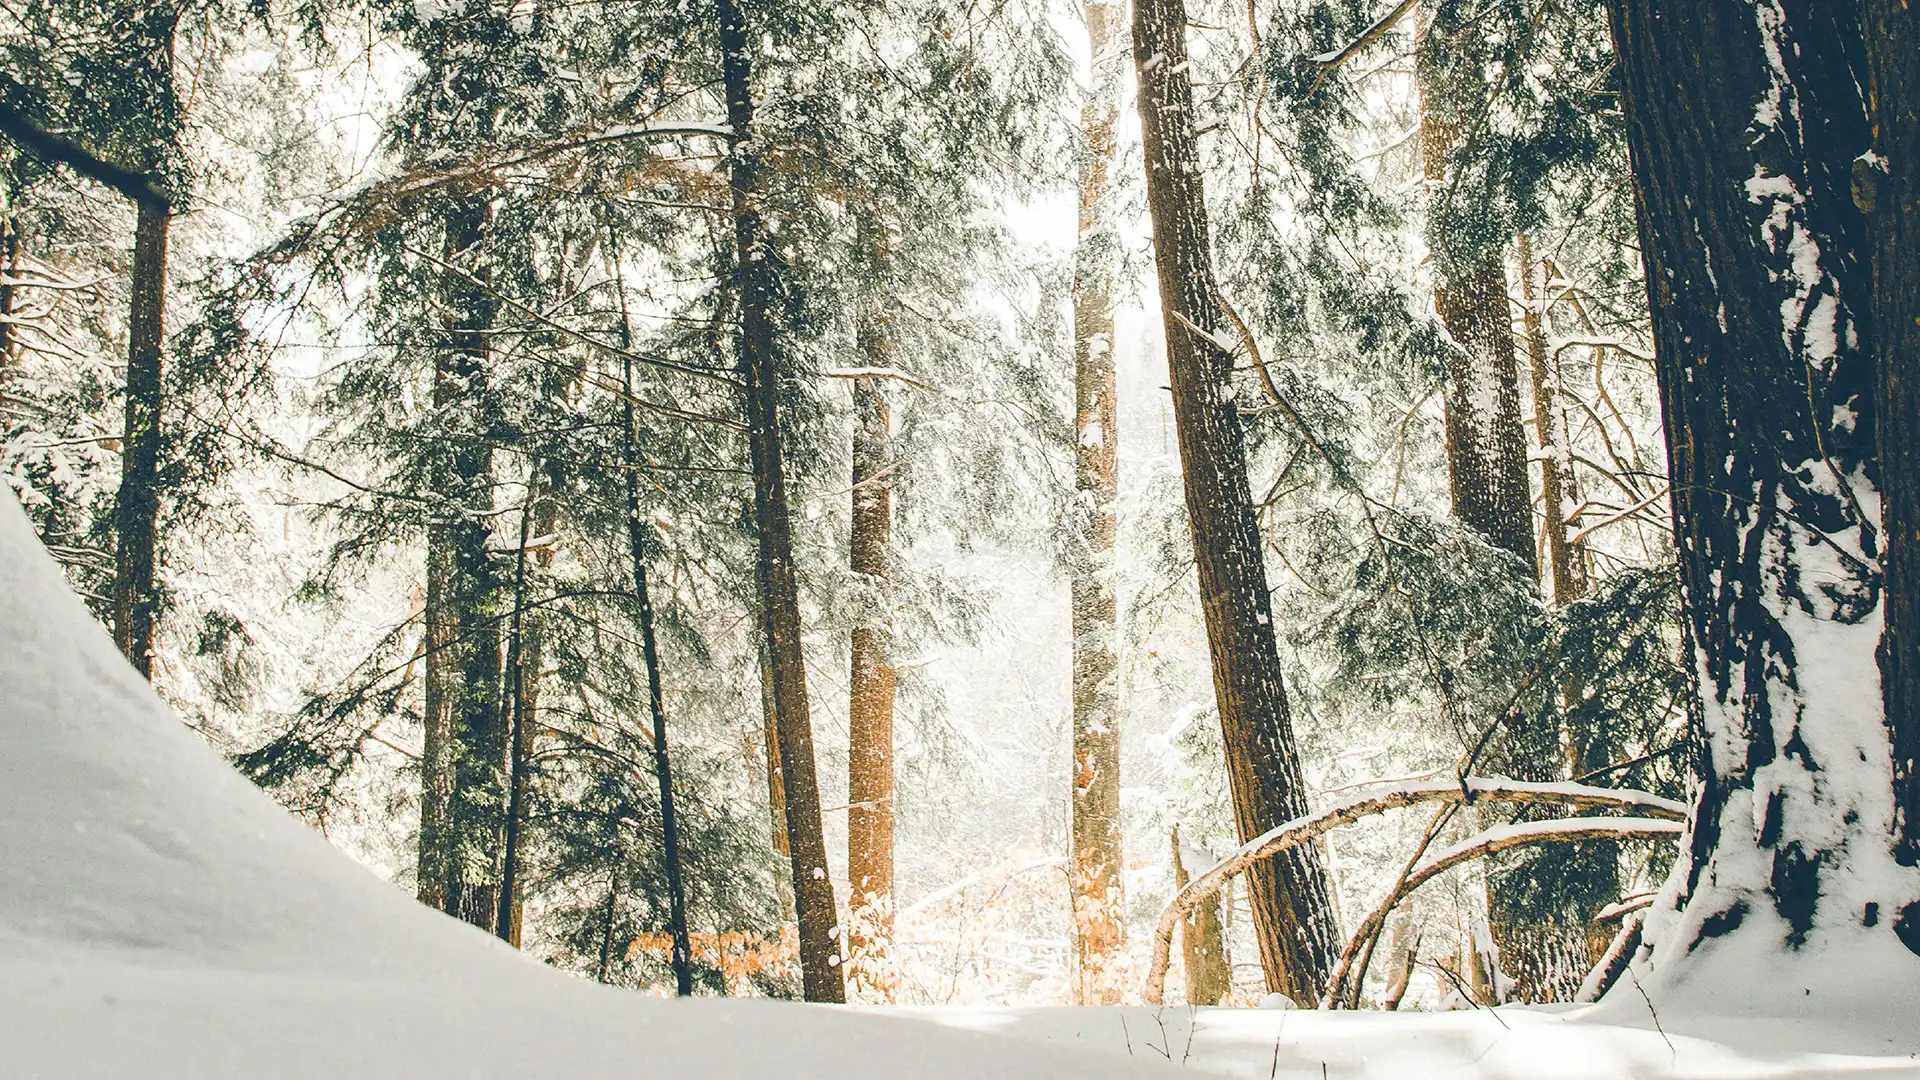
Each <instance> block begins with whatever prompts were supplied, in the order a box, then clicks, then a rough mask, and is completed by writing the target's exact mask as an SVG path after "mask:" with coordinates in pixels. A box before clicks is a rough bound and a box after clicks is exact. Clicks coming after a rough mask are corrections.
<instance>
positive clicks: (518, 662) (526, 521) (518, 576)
mask: <svg viewBox="0 0 1920 1080" xmlns="http://www.w3.org/2000/svg"><path fill="white" fill-rule="evenodd" d="M526 500H527V501H526V503H525V504H524V505H522V506H521V507H520V543H519V545H518V546H517V547H515V549H514V555H513V613H512V616H511V618H510V619H509V624H510V629H509V630H508V633H507V662H506V669H505V675H506V682H507V685H506V701H505V708H506V710H507V725H506V727H507V810H506V819H505V822H504V824H503V825H502V828H501V841H500V895H499V896H498V897H496V898H495V906H494V920H493V933H494V936H495V937H497V938H499V939H500V940H502V941H504V942H506V943H507V944H509V945H512V946H514V947H515V948H518V947H519V945H520V941H519V937H520V930H519V919H518V918H517V916H518V914H519V904H518V900H519V892H520V888H519V886H520V819H521V817H522V815H523V811H524V803H525V795H526V769H527V755H526V741H525V740H526V731H527V728H528V726H529V725H528V724H527V714H526V704H527V671H526V661H527V653H526V645H527V638H526V629H527V618H526V616H527V541H528V540H529V539H531V537H532V533H531V531H530V530H531V529H532V527H533V513H534V511H533V504H534V502H535V501H536V496H535V494H534V492H533V491H532V489H531V485H530V486H529V490H528V492H527V495H526Z"/></svg>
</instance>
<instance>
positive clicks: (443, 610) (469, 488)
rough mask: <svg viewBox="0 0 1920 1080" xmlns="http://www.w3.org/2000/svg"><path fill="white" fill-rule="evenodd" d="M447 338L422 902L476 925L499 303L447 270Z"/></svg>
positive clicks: (470, 221) (477, 227) (488, 850)
mask: <svg viewBox="0 0 1920 1080" xmlns="http://www.w3.org/2000/svg"><path fill="white" fill-rule="evenodd" d="M489 216H490V214H489V211H488V207H487V204H486V203H485V202H484V201H478V200H476V201H470V202H467V203H463V204H461V205H459V206H458V207H456V208H454V209H453V210H451V211H449V212H448V214H447V260H448V261H449V262H451V263H455V264H456V265H458V264H461V263H463V262H469V261H471V260H472V259H473V258H474V257H475V256H476V255H477V254H478V249H479V247H480V245H481V244H483V243H484V241H485V236H486V231H487V225H488V219H489ZM445 299H446V305H445V306H446V309H447V312H448V315H447V325H446V345H445V346H444V347H443V348H441V349H440V350H438V353H437V355H436V357H435V365H434V387H433V401H434V408H435V411H436V412H437V413H438V414H439V418H440V421H441V424H442V425H443V426H442V431H441V436H440V437H441V439H442V440H443V442H444V444H445V449H444V450H443V451H442V453H443V455H444V456H443V460H441V461H439V462H437V463H436V468H435V472H436V476H435V487H436V491H435V494H436V495H437V496H438V497H439V498H441V499H442V500H444V503H445V506H444V509H443V511H442V517H441V519H440V520H439V521H437V522H435V523H433V524H431V525H429V526H428V530H427V601H426V612H425V616H426V626H427V654H426V677H425V682H426V718H425V719H426V739H425V747H424V752H423V754H422V759H421V800H420V852H419V863H418V874H419V879H418V884H419V895H420V899H421V900H422V902H424V903H428V904H431V905H433V906H434V907H437V908H439V909H440V910H442V911H445V912H447V913H448V914H450V915H455V916H458V917H459V918H462V919H465V920H467V921H469V922H472V923H474V924H475V925H476V926H481V927H486V928H489V929H492V928H493V927H494V926H495V924H496V922H497V918H498V905H499V872H500V868H499V846H500V841H501V824H502V818H501V810H502V808H503V805H504V802H505V797H506V790H505V787H504V781H505V776H504V774H505V771H506V765H507V730H506V727H507V726H506V724H505V723H504V716H503V710H502V697H501V685H500V683H501V675H502V670H501V658H500V645H501V621H500V615H501V614H502V612H501V610H500V609H501V600H502V597H501V595H500V594H501V592H502V583H501V582H500V581H499V580H498V578H499V574H498V572H497V570H496V569H495V567H494V566H493V563H492V557H491V556H490V555H489V554H488V551H487V546H488V544H487V542H488V539H489V537H490V535H491V528H490V526H489V525H488V521H489V520H490V514H491V511H492V509H493V504H494V483H493V452H492V449H491V446H490V443H489V436H488V434H487V432H486V431H485V428H486V426H487V424H488V423H489V421H488V419H487V418H488V416H489V415H490V412H491V406H490V404H489V403H488V400H487V398H488V394H489V392H488V389H487V366H488V359H489V356H488V345H487V335H486V331H487V329H488V328H490V327H491V326H492V324H493V308H494V303H493V300H492V299H491V297H489V296H488V295H487V294H486V292H485V290H484V289H483V288H479V287H476V286H475V285H473V284H472V282H470V281H468V280H466V279H465V278H464V277H462V276H458V275H451V274H450V275H448V281H447V292H446V297H445Z"/></svg>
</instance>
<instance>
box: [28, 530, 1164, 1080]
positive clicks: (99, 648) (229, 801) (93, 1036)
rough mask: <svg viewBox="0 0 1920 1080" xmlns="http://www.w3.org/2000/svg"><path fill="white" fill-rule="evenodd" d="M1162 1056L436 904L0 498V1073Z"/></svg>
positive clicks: (637, 1070) (831, 1068)
mask: <svg viewBox="0 0 1920 1080" xmlns="http://www.w3.org/2000/svg"><path fill="white" fill-rule="evenodd" d="M1167 1071H1169V1067H1168V1066H1166V1065H1165V1064H1164V1063H1162V1064H1161V1066H1160V1068H1159V1069H1154V1068H1153V1067H1151V1065H1150V1064H1148V1063H1145V1062H1141V1063H1131V1062H1128V1061H1126V1060H1125V1059H1124V1058H1111V1057H1106V1056H1104V1055H1088V1054H1085V1053H1080V1052H1075V1051H1074V1050H1072V1049H1069V1048H1065V1047H1060V1048H1046V1047H1035V1046H1032V1045H1029V1044H1026V1043H1023V1042H1019V1041H1013V1040H1003V1039H998V1038H994V1037H991V1036H987V1035H981V1034H976V1033H971V1032H964V1031H953V1030H948V1029H942V1028H939V1027H934V1026H932V1025H927V1024H922V1023H918V1022H914V1021H909V1020H902V1019H899V1018H890V1017H880V1016H874V1015H871V1014H862V1013H857V1012H853V1011H849V1010H842V1009H833V1008H827V1007H817V1006H805V1005H795V1004H783V1003H777V1002H766V1001H721V1000H713V999H706V1000H694V1001H668V1000H661V999H655V998H646V997H641V996H638V995H634V994H630V993H625V992H621V991H615V990H608V989H605V988H601V987H596V986H592V985H589V984H587V983H584V982H581V981H579V980H576V979H573V978H570V977H568V976H565V975H562V974H560V973H558V972H555V971H553V970H550V969H547V968H544V967H542V966H540V965H538V964H536V963H533V962H532V961H529V960H527V959H526V958H525V957H523V956H521V955H520V954H519V953H517V952H515V951H513V950H512V949H509V948H508V947H506V946H505V945H503V944H501V943H500V942H498V941H496V940H494V939H493V938H491V937H488V936H487V935H485V934H483V933H481V932H480V931H478V930H476V929H473V928H471V927H468V926H466V925H464V924H462V923H459V922H457V921H455V920H453V919H449V918H446V917H444V916H441V915H438V914H436V913H434V912H431V911H428V910H427V909H425V908H423V907H421V906H420V905H418V904H416V903H414V902H413V900H412V899H410V898H409V897H407V896H406V895H404V894H403V893H401V892H400V891H399V890H397V889H395V888H394V887H393V886H391V885H389V884H387V883H385V882H382V881H380V880H378V879H376V878H375V877H374V876H373V875H371V874H369V873H368V872H367V871H366V870H364V869H362V868H361V867H360V866H359V865H357V864H355V863H354V862H352V861H351V860H349V859H348V858H347V857H346V856H344V855H342V854H340V853H338V852H336V851H335V850H334V849H333V848H331V847H330V846H329V845H328V844H327V843H326V841H325V840H324V839H322V838H321V837H320V836H318V835H317V834H315V833H314V832H313V831H312V830H310V829H308V828H307V827H306V826H304V825H302V824H301V823H299V822H297V821H295V820H294V819H293V818H291V817H290V816H288V815H287V814H286V813H284V812H283V811H282V810H281V809H280V808H279V807H277V806H275V805H274V804H273V803H272V801H271V800H269V799H268V798H267V797H266V796H265V795H263V794H261V793H260V792H259V791H258V790H256V789H255V788H254V787H253V786H252V785H251V784H249V783H248V782H247V781H246V780H245V779H243V778H242V777H240V776H239V775H238V774H237V773H235V772H234V771H233V770H232V769H231V768H229V767H228V766H227V764H226V763H225V762H224V761H222V760H220V758H219V757H218V756H217V755H215V754H214V753H213V752H212V751H211V750H210V749H208V748H207V747H206V746H205V745H204V744H203V743H202V742H201V741H200V740H199V738H198V737H197V736H195V735H194V734H193V733H192V732H190V731H188V730H187V729H186V728H185V727H184V726H183V725H182V724H181V723H180V722H179V720H178V719H176V718H175V717H174V716H173V715H172V714H171V713H170V712H169V711H168V710H167V708H166V707H165V706H164V705H163V704H162V703H161V702H160V700H159V699H158V698H157V697H156V696H155V695H154V694H153V692H152V691H151V690H150V689H149V688H148V687H147V686H146V684H145V683H144V682H143V681H142V680H141V679H140V678H139V677H138V676H137V675H135V674H134V672H133V670H132V668H130V667H128V666H127V664H125V663H124V662H123V661H122V660H121V659H120V657H119V655H118V654H117V653H116V652H115V651H114V649H113V646H112V645H111V643H110V642H109V641H108V640H107V637H106V635H105V634H104V633H102V632H101V630H100V629H99V627H98V626H97V625H96V624H95V623H94V622H93V620H92V619H91V618H90V617H89V616H88V614H87V612H86V611H85V609H84V608H82V606H81V605H80V602H79V600H78V599H77V598H76V597H75V596H74V595H73V594H72V593H71V592H70V591H69V590H68V589H67V588H66V585H65V583H64V581H63V580H62V579H61V577H60V574H59V571H58V570H57V569H56V568H55V566H54V564H53V562H52V560H51V559H49V558H48V557H47V555H46V553H45V552H44V551H43V550H42V549H41V547H40V545H39V543H38V541H37V540H36V539H35V538H34V535H33V532H32V529H31V527H30V526H29V525H28V523H27V520H26V517H25V515H24V514H23V513H22V512H21V510H20V508H19V505H18V504H17V503H16V502H15V501H14V499H13V497H12V495H11V494H10V493H8V494H5V495H0V1075H5V1076H10V1077H11V1076H18V1077H93V1076H140V1077H143V1078H165V1077H195V1078H203V1077H205V1078H215V1077H243V1076H244V1077H273V1078H287V1080H292V1078H300V1077H353V1078H356V1080H359V1078H378V1077H395V1078H399V1077H406V1078H418V1077H468V1076H476V1077H478V1076H501V1077H507V1076H511V1077H516V1078H523V1077H546V1076H552V1077H566V1078H569V1080H574V1078H588V1077H602V1076H607V1077H611V1076H622V1077H688V1078H693V1077H721V1078H734V1077H742V1078H744V1077H754V1078H759V1077H781V1078H791V1080H804V1078H808V1077H822V1078H825V1077H833V1078H835V1080H883V1078H884V1080H894V1078H924V1080H935V1078H958V1077H1009V1078H1023V1080H1024V1078H1035V1080H1038V1078H1061V1080H1066V1078H1082V1077H1091V1076H1096V1075H1097V1076H1102V1077H1109V1076H1112V1077H1133V1076H1138V1077H1150V1076H1154V1075H1164V1074H1166V1072H1167Z"/></svg>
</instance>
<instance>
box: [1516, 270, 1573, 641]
mask: <svg viewBox="0 0 1920 1080" xmlns="http://www.w3.org/2000/svg"><path fill="white" fill-rule="evenodd" d="M1520 296H1521V299H1522V300H1523V301H1524V302H1525V305H1526V312H1525V314H1524V316H1523V323H1524V325H1525V326H1526V330H1527V361H1528V364H1527V368H1528V374H1529V375H1530V376H1531V380H1530V381H1531V382H1532V384H1533V430H1534V436H1535V437H1536V438H1537V439H1538V440H1539V441H1540V494H1541V501H1542V502H1543V503H1544V505H1545V507H1546V512H1545V513H1544V514H1542V515H1541V521H1540V532H1541V534H1542V536H1544V537H1545V539H1546V544H1545V545H1544V546H1545V547H1546V549H1547V566H1546V571H1547V573H1546V577H1547V586H1548V588H1549V589H1550V590H1551V591H1552V593H1553V602H1554V603H1555V604H1556V605H1558V606H1560V607H1565V606H1566V605H1568V604H1570V603H1572V602H1573V601H1575V600H1578V599H1579V598H1580V597H1582V596H1584V595H1586V591H1587V563H1586V552H1585V550H1584V545H1583V544H1581V543H1579V542H1577V541H1575V540H1573V539H1572V535H1571V532H1570V530H1571V529H1572V528H1573V522H1572V521H1570V520H1568V517H1569V515H1570V514H1571V512H1572V510H1573V508H1574V506H1575V504H1577V503H1578V502H1579V501H1580V491H1579V488H1578V487H1577V486H1576V481H1575V478H1574V473H1573V445H1572V442H1571V441H1570V436H1569V433H1568V430H1567V410H1566V409H1565V407H1563V405H1562V404H1561V400H1560V399H1561V381H1560V359H1559V357H1557V356H1552V355H1549V353H1548V351H1547V306H1546V305H1547V275H1546V268H1545V266H1544V264H1542V263H1541V262H1540V261H1539V260H1537V259H1535V258H1534V257H1533V242H1532V239H1531V238H1530V237H1528V236H1527V234H1526V233H1521V234H1520Z"/></svg>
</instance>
